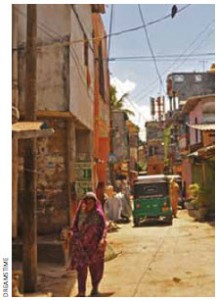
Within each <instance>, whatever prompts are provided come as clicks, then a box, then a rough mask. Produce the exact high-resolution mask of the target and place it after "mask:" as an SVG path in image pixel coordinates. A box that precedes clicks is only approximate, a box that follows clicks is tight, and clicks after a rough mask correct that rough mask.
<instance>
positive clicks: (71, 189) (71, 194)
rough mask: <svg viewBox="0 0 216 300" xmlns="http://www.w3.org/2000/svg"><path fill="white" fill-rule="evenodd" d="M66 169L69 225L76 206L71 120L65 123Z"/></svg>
mask: <svg viewBox="0 0 216 300" xmlns="http://www.w3.org/2000/svg"><path fill="white" fill-rule="evenodd" d="M67 171H68V203H69V214H68V223H69V225H71V223H72V219H73V216H74V214H75V211H76V207H77V203H76V202H77V201H76V200H77V199H76V191H75V182H76V126H75V123H74V121H73V120H69V121H68V124H67Z"/></svg>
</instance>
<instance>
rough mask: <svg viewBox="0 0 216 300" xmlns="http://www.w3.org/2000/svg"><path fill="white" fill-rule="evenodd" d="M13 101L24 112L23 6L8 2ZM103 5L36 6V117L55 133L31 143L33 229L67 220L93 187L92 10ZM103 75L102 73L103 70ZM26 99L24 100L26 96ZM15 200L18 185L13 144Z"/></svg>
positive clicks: (54, 228)
mask: <svg viewBox="0 0 216 300" xmlns="http://www.w3.org/2000/svg"><path fill="white" fill-rule="evenodd" d="M13 11H14V14H13V17H14V18H13V37H14V38H13V41H14V44H13V48H14V52H13V53H15V54H14V59H13V69H14V70H17V72H16V73H15V72H14V74H17V78H15V76H14V77H13V79H14V85H13V87H14V90H15V89H17V97H16V101H14V102H13V103H14V105H15V106H16V107H17V108H18V109H19V111H20V114H21V120H22V119H23V118H24V116H25V110H24V107H25V106H24V102H25V57H26V50H25V49H26V5H22V4H16V5H13ZM100 12H104V6H103V5H94V4H93V5H90V4H84V5H78V4H72V5H69V4H60V5H58V4H57V5H56V4H55V5H52V4H39V5H37V119H38V120H39V121H43V122H45V124H46V126H47V127H48V128H53V129H54V131H55V133H54V134H53V135H52V136H51V138H50V139H49V140H48V139H43V138H42V139H38V142H37V169H38V181H37V193H38V203H37V204H38V211H37V218H38V232H39V233H42V234H45V233H53V232H55V233H58V232H59V231H60V230H61V229H62V227H64V226H67V225H69V224H70V222H71V214H73V211H74V208H75V207H76V203H77V199H79V198H80V197H81V196H82V194H84V193H85V192H86V191H87V190H89V189H92V188H93V175H92V174H93V164H94V153H93V151H94V149H93V131H94V128H95V123H94V109H95V107H94V99H95V64H94V59H95V53H94V51H95V48H94V45H93V41H92V32H93V16H92V13H93V14H98V13H100ZM104 73H105V71H104ZM29 101H30V99H29ZM19 154H20V159H19V164H20V172H19V200H20V199H21V198H22V193H23V190H24V186H23V184H22V182H23V180H22V178H23V171H22V165H23V157H22V145H20V147H19Z"/></svg>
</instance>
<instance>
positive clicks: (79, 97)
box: [69, 5, 94, 130]
mask: <svg viewBox="0 0 216 300" xmlns="http://www.w3.org/2000/svg"><path fill="white" fill-rule="evenodd" d="M74 10H75V11H76V12H77V14H78V15H79V17H78V18H79V20H80V21H81V22H82V24H83V29H84V31H83V29H82V28H81V27H80V25H79V23H78V21H77V17H76V14H75V12H74ZM74 10H73V9H72V10H71V36H70V41H71V44H70V71H69V72H70V104H69V110H70V111H71V112H72V113H73V115H75V116H76V117H77V119H78V120H80V121H81V122H82V123H83V124H84V125H85V126H86V127H87V128H88V129H91V130H92V129H93V109H94V107H93V104H94V103H93V101H94V56H93V51H92V50H91V48H90V46H91V47H92V48H93V46H92V41H90V42H89V45H88V63H89V64H88V67H86V65H85V63H84V61H85V60H84V42H79V43H73V42H74V41H77V40H83V41H84V39H85V36H84V32H85V34H86V35H87V37H88V38H90V39H91V37H92V20H91V6H90V5H74ZM89 82H90V83H89Z"/></svg>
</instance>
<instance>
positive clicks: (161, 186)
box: [133, 175, 173, 226]
mask: <svg viewBox="0 0 216 300" xmlns="http://www.w3.org/2000/svg"><path fill="white" fill-rule="evenodd" d="M169 180H170V179H169V177H168V176H166V175H147V176H138V178H137V180H136V181H135V182H134V209H133V221H134V226H139V225H140V222H141V221H142V220H143V221H144V220H146V219H156V220H163V221H165V222H166V223H168V224H170V225H171V224H172V220H173V217H172V207H171V204H170V197H169Z"/></svg>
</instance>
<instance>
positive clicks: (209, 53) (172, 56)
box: [104, 52, 215, 61]
mask: <svg viewBox="0 0 216 300" xmlns="http://www.w3.org/2000/svg"><path fill="white" fill-rule="evenodd" d="M213 55H215V53H214V52H207V53H196V54H191V55H180V54H164V55H155V58H157V59H158V58H176V57H177V58H179V56H181V57H182V58H184V57H185V56H186V57H194V56H213ZM151 58H152V57H151V56H142V55H141V56H122V57H110V58H109V61H115V60H132V59H134V60H135V59H136V60H140V59H151ZM104 60H105V59H104Z"/></svg>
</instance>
